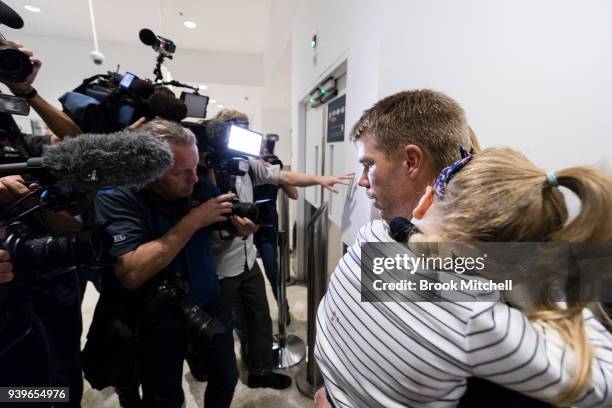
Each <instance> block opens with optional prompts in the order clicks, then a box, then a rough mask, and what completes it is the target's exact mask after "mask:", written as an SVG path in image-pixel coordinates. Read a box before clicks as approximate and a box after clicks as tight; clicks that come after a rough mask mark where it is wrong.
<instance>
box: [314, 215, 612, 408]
mask: <svg viewBox="0 0 612 408" xmlns="http://www.w3.org/2000/svg"><path fill="white" fill-rule="evenodd" d="M392 241H393V240H392V238H391V237H390V236H389V233H388V227H387V225H386V224H385V223H384V222H383V221H373V222H370V223H368V224H366V225H365V226H363V227H362V228H361V229H360V231H359V235H358V237H357V239H356V242H355V244H354V245H352V246H351V247H350V248H349V250H348V251H347V253H346V254H345V255H344V256H343V257H342V259H341V260H340V261H339V263H338V266H337V267H336V270H335V271H334V273H333V275H332V277H331V280H330V282H329V287H328V290H327V293H326V294H325V297H324V298H323V300H322V301H321V303H320V305H319V309H318V313H317V338H316V345H315V356H316V358H317V362H318V364H319V367H320V369H321V373H322V374H323V377H324V379H325V387H326V389H327V391H328V394H329V396H330V399H331V400H332V402H333V403H334V405H335V406H336V407H337V408H342V407H384V408H391V407H454V406H456V405H457V403H458V400H459V398H461V396H462V395H463V394H464V392H465V390H466V380H467V378H468V377H471V376H477V377H481V378H485V379H487V380H489V381H492V382H495V383H497V384H500V385H502V386H504V387H507V388H510V389H512V390H515V391H518V392H521V393H524V394H526V395H529V396H531V397H534V398H538V399H543V400H548V401H552V400H554V398H555V397H556V396H558V395H559V393H560V392H561V391H562V390H564V389H565V387H566V386H567V385H568V384H570V383H571V381H572V374H573V368H574V367H575V359H574V353H573V351H572V349H571V348H570V347H569V346H567V345H566V344H565V343H564V342H563V341H562V339H561V337H560V336H559V335H558V333H557V332H556V331H554V330H552V329H550V328H547V326H545V325H543V324H539V323H534V322H530V321H529V320H528V319H527V318H526V316H525V315H524V314H523V313H522V312H521V311H520V310H518V309H515V308H511V307H509V306H507V305H506V304H504V303H500V302H491V301H489V302H485V301H483V302H469V303H468V302H436V303H433V302H401V303H400V302H373V303H367V302H361V291H360V289H361V282H360V276H361V262H360V259H361V258H360V256H361V252H360V247H361V244H362V243H365V242H392ZM584 316H585V319H586V327H587V333H588V336H589V338H590V340H591V344H592V345H593V347H594V351H595V358H594V359H593V364H592V387H591V389H590V390H589V391H588V392H586V393H585V394H584V395H582V396H580V397H579V398H578V399H577V400H576V401H575V403H574V404H573V405H574V406H579V407H595V406H612V336H611V335H610V333H609V332H608V331H607V330H606V329H605V328H604V327H603V326H602V325H601V324H600V323H599V322H598V321H597V320H596V319H595V318H594V317H593V315H592V314H591V312H590V311H588V310H585V311H584Z"/></svg>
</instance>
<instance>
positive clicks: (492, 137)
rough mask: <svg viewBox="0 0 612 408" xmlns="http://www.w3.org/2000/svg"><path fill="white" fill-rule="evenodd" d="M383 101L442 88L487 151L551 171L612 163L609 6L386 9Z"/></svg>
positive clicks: (596, 2) (447, 4) (449, 4)
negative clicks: (504, 149) (502, 150)
mask: <svg viewBox="0 0 612 408" xmlns="http://www.w3.org/2000/svg"><path fill="white" fill-rule="evenodd" d="M383 19H384V21H385V22H386V23H385V24H383V25H382V38H383V39H388V41H382V42H381V63H380V72H379V79H380V81H379V83H380V90H379V93H380V95H381V96H384V95H388V94H391V93H394V92H397V91H399V90H402V89H411V88H436V89H439V90H442V91H444V92H446V93H448V94H449V95H451V96H453V97H454V98H455V99H456V100H457V101H459V103H460V104H461V105H462V106H463V107H464V108H465V110H466V113H467V115H468V119H469V120H470V122H471V124H472V127H473V128H474V129H475V131H476V134H477V135H478V137H479V138H480V140H481V144H482V145H483V146H484V147H487V146H498V145H507V146H510V147H513V148H516V149H519V150H521V151H523V152H524V153H525V154H526V155H527V156H528V157H529V158H531V159H532V160H533V161H534V162H535V163H536V164H538V165H540V166H542V167H544V168H546V169H551V170H555V169H559V168H562V167H567V166H571V165H577V164H596V163H605V162H607V163H610V160H612V121H610V115H611V113H612V110H611V108H612V104H611V102H610V95H611V93H612V76H611V75H610V73H611V72H612V2H609V1H602V0H587V1H577V0H539V1H529V0H514V1H512V2H506V1H489V0H463V1H461V2H456V1H453V0H436V1H427V2H424V1H418V0H408V1H387V7H385V9H384V17H383Z"/></svg>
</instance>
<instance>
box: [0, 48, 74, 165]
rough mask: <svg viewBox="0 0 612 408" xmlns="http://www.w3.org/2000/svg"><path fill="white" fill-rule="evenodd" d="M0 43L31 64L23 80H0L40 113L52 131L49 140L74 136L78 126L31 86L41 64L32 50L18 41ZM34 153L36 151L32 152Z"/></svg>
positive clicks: (53, 140) (54, 140) (0, 78)
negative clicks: (22, 55)
mask: <svg viewBox="0 0 612 408" xmlns="http://www.w3.org/2000/svg"><path fill="white" fill-rule="evenodd" d="M0 45H4V46H8V47H12V48H15V49H16V50H18V51H20V52H22V53H23V54H25V55H27V56H28V57H29V59H30V62H31V64H32V73H31V74H30V75H28V77H27V78H26V79H25V81H23V82H12V81H9V80H7V79H4V78H2V77H1V76H0V82H2V83H3V84H5V85H6V86H7V87H8V88H9V90H10V91H11V92H12V93H13V95H15V96H19V97H22V98H25V99H26V100H27V101H28V103H29V104H30V106H31V107H32V108H33V109H34V110H35V111H36V113H38V115H40V117H41V119H42V120H43V121H44V122H45V124H46V125H47V126H48V127H49V129H50V130H51V132H52V135H51V142H56V141H58V140H61V139H63V138H64V137H65V136H76V135H78V134H79V133H81V130H80V129H79V127H78V126H77V125H76V123H74V121H73V120H72V119H70V117H69V116H68V115H66V114H65V113H63V112H62V111H60V110H59V109H57V108H56V107H54V106H53V105H51V104H50V103H49V102H47V101H46V100H45V99H44V98H43V97H42V96H40V95H39V94H38V92H37V91H36V88H34V87H33V85H32V84H33V83H34V80H35V79H36V76H37V75H38V71H40V68H41V66H42V62H41V61H40V59H38V58H36V57H34V54H33V52H32V51H30V50H28V49H27V48H24V46H23V45H22V44H20V43H17V42H13V41H8V40H0ZM33 155H36V153H33Z"/></svg>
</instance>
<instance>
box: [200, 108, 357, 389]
mask: <svg viewBox="0 0 612 408" xmlns="http://www.w3.org/2000/svg"><path fill="white" fill-rule="evenodd" d="M215 119H216V120H221V121H225V122H230V123H233V124H235V125H238V126H242V127H245V128H248V126H249V120H248V117H247V116H246V115H245V114H244V113H241V112H237V111H234V110H222V111H220V112H219V113H218V114H217V116H216V118H215ZM249 173H250V174H249ZM251 175H252V176H251ZM251 177H253V179H251ZM352 178H353V175H350V174H346V175H341V176H310V175H307V174H303V173H297V172H291V171H285V170H280V168H279V166H265V165H264V164H262V162H261V161H259V160H257V159H254V158H250V159H249V172H248V173H246V174H245V175H243V176H240V177H236V191H237V194H238V198H239V199H240V201H242V202H252V201H253V185H260V184H273V185H290V186H298V187H305V186H312V185H316V184H319V185H323V186H325V187H326V188H330V189H333V186H334V185H335V184H337V183H342V184H348V182H349V181H348V180H349V179H351V180H352ZM232 223H233V225H234V227H235V228H236V230H237V231H238V232H239V233H240V234H239V235H242V236H244V235H248V237H247V238H246V239H242V238H234V239H231V240H225V239H223V238H221V237H220V234H213V237H214V238H213V252H214V254H215V263H216V269H217V273H218V275H219V279H220V282H221V289H222V292H223V298H224V300H225V302H226V305H227V307H228V308H232V309H233V313H234V316H235V318H236V325H237V328H238V329H239V333H242V335H241V342H242V346H243V350H242V352H243V354H246V360H247V364H248V367H249V377H248V382H247V385H248V386H249V387H250V388H275V389H284V388H287V387H289V386H290V385H291V378H290V377H288V376H286V375H282V374H277V373H274V372H272V364H273V361H272V358H273V356H272V320H271V317H270V310H269V307H268V300H267V298H266V291H265V284H264V280H263V277H262V273H261V270H260V269H259V266H258V264H257V263H256V262H255V258H256V250H255V246H254V245H253V236H252V234H253V233H254V232H255V231H256V230H257V226H256V225H255V224H254V223H253V222H252V221H251V220H249V219H247V218H240V217H232ZM242 311H244V320H245V322H241V318H240V316H241V315H242V313H241V312H242ZM245 332H246V333H247V334H248V336H247V340H246V341H244V340H243V339H244V337H245V336H244V333H245ZM245 345H246V353H245ZM191 357H192V359H191V362H190V365H191V366H192V367H193V365H194V364H193V363H195V361H194V360H197V358H198V357H197V356H194V355H192V356H191ZM195 365H196V366H197V365H200V366H205V365H204V364H197V363H196V364H195ZM210 372H211V373H212V371H210Z"/></svg>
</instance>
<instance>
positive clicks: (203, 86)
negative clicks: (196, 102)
mask: <svg viewBox="0 0 612 408" xmlns="http://www.w3.org/2000/svg"><path fill="white" fill-rule="evenodd" d="M198 88H199V89H200V91H205V90H206V89H208V87H207V86H206V85H204V84H201V85H198Z"/></svg>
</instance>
